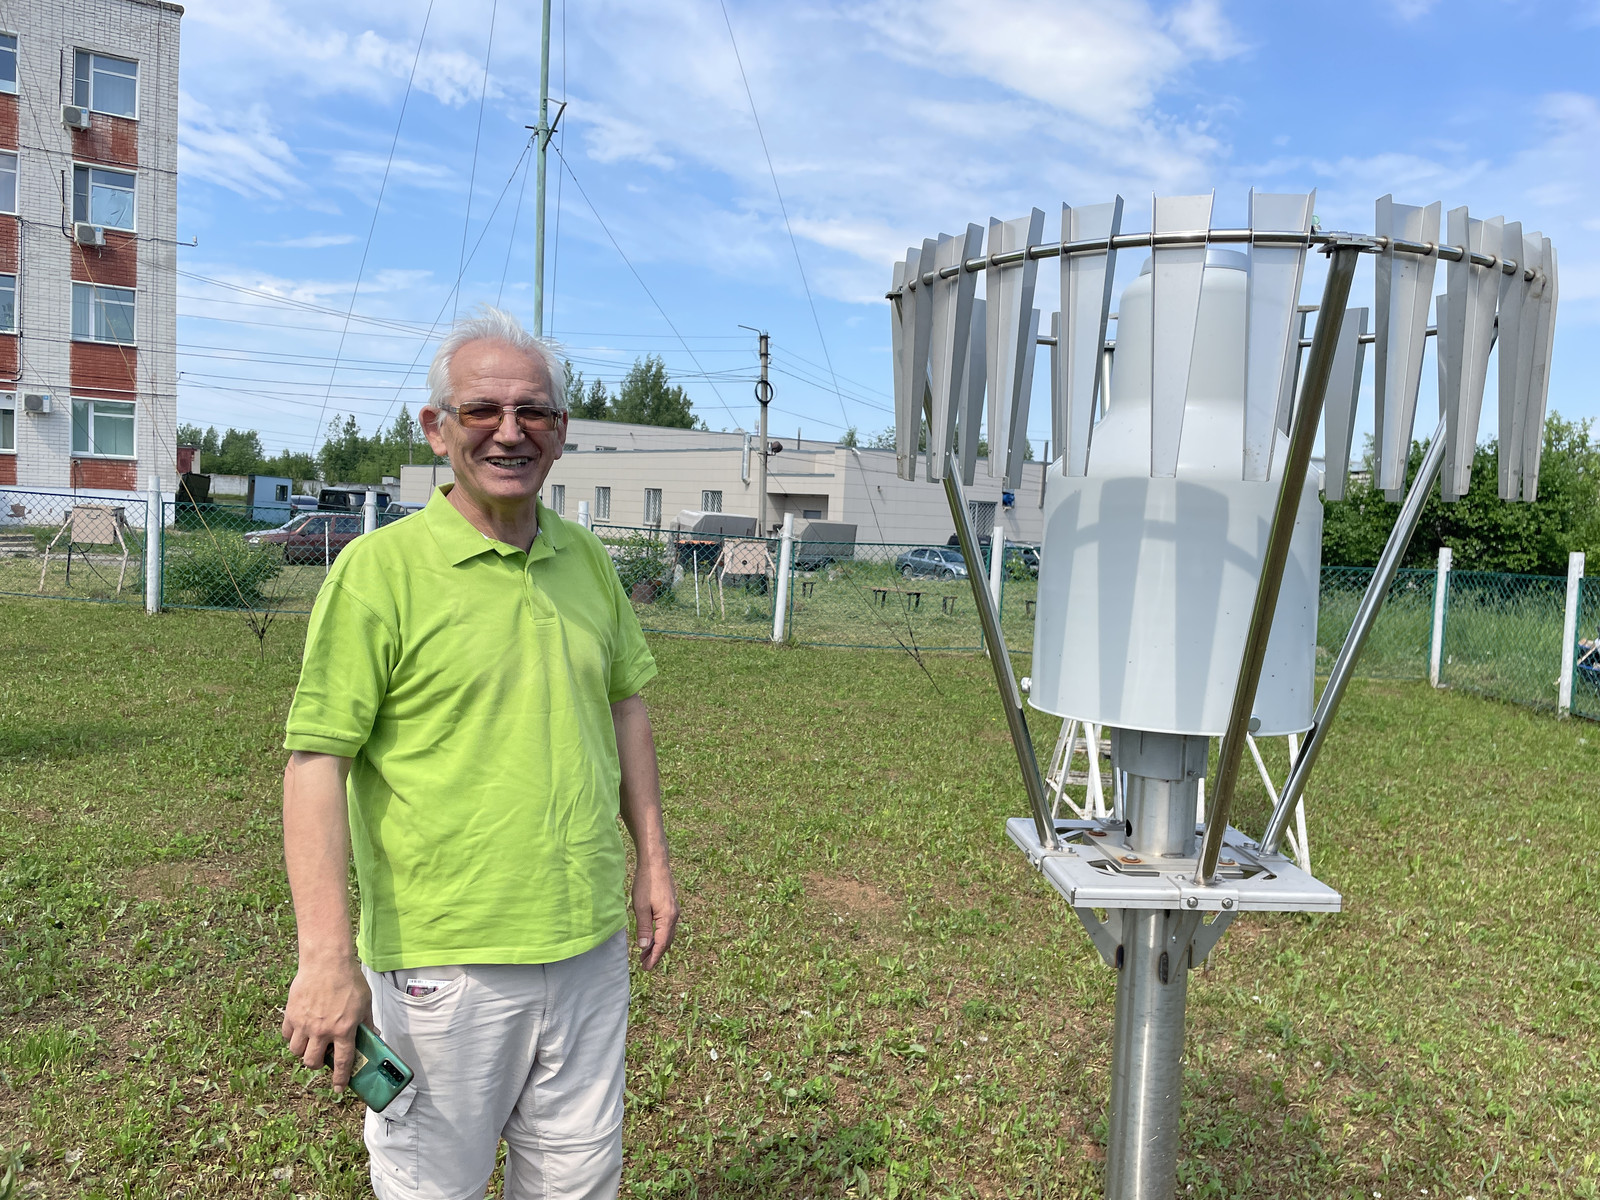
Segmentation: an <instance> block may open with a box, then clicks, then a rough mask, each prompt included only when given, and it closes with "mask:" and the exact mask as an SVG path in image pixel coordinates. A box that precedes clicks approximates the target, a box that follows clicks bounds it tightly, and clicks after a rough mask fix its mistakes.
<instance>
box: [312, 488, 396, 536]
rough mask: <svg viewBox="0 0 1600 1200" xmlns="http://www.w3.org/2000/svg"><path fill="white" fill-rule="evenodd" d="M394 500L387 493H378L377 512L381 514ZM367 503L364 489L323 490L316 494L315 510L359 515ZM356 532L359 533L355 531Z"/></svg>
mask: <svg viewBox="0 0 1600 1200" xmlns="http://www.w3.org/2000/svg"><path fill="white" fill-rule="evenodd" d="M391 499H394V497H392V496H390V494H389V493H388V492H386V491H385V492H378V511H379V512H382V511H383V510H384V509H386V508H388V507H389V501H390V500H391ZM366 502H367V489H366V488H353V487H344V488H323V489H322V490H321V491H320V492H318V493H317V510H318V511H319V512H353V513H359V512H360V511H361V506H362V505H363V504H365V503H366ZM357 532H360V531H359V530H357Z"/></svg>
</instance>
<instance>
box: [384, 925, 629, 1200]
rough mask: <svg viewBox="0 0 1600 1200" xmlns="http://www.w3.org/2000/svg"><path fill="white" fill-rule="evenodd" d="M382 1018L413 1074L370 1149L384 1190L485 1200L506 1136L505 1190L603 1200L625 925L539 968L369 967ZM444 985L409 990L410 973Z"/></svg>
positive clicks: (418, 1198) (613, 1163) (619, 1052)
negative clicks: (428, 989)
mask: <svg viewBox="0 0 1600 1200" xmlns="http://www.w3.org/2000/svg"><path fill="white" fill-rule="evenodd" d="M366 976H367V982H368V984H369V985H370V986H371V988H372V1015H373V1024H374V1025H375V1026H376V1027H377V1030H378V1033H379V1035H380V1036H381V1037H382V1038H383V1040H384V1041H385V1042H387V1043H388V1044H389V1046H390V1047H391V1048H393V1050H394V1051H395V1053H397V1054H398V1055H399V1056H400V1057H401V1058H402V1059H404V1060H405V1062H406V1064H407V1065H408V1066H410V1067H411V1069H412V1070H413V1071H414V1072H415V1073H416V1079H415V1082H413V1083H412V1085H411V1086H410V1087H408V1088H406V1089H405V1091H403V1092H401V1093H400V1094H399V1095H398V1096H397V1097H395V1099H394V1100H393V1101H391V1102H390V1104H389V1106H388V1107H387V1108H386V1109H384V1111H383V1112H381V1113H375V1112H370V1111H369V1112H368V1113H367V1122H366V1141H367V1151H368V1154H369V1156H370V1158H371V1165H372V1190H373V1191H374V1192H375V1193H376V1194H377V1196H378V1197H379V1200H469V1198H470V1200H478V1198H479V1197H481V1196H482V1195H483V1192H484V1186H485V1185H486V1184H487V1183H488V1181H489V1177H490V1175H492V1174H493V1173H494V1165H495V1155H496V1152H497V1151H498V1149H499V1144H500V1140H501V1139H502V1138H504V1139H505V1142H506V1147H507V1154H506V1176H505V1178H506V1187H505V1196H506V1200H534V1198H537V1200H556V1198H558V1197H559V1198H560V1200H569V1198H570V1200H602V1198H603V1197H614V1196H616V1194H617V1190H618V1188H619V1187H620V1186H621V1180H622V1094H623V1086H624V1077H623V1043H624V1041H625V1040H626V1035H627V1027H628V946H627V937H626V933H625V931H618V933H617V935H616V936H615V937H613V938H611V939H610V940H609V941H606V942H604V943H602V944H601V945H599V946H596V947H595V948H594V949H593V950H590V951H588V952H587V953H585V954H579V955H576V956H575V957H573V958H568V959H564V960H562V961H561V962H553V963H544V964H541V965H537V966H464V967H417V968H407V969H405V970H400V971H388V972H383V973H381V974H380V973H377V972H374V971H367V972H366ZM412 979H427V980H430V981H438V982H440V983H442V986H440V987H439V988H438V990H436V991H434V992H432V993H431V994H429V995H425V996H411V995H407V994H406V991H405V988H406V984H407V981H408V980H412Z"/></svg>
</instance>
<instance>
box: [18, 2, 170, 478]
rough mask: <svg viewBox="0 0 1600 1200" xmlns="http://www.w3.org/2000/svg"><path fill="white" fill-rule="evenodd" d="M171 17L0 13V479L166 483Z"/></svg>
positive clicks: (128, 5) (107, 7)
mask: <svg viewBox="0 0 1600 1200" xmlns="http://www.w3.org/2000/svg"><path fill="white" fill-rule="evenodd" d="M182 14H183V9H182V7H181V6H180V5H177V4H170V3H166V2H165V0H14V3H12V4H10V5H8V6H6V9H5V11H4V13H3V15H0V20H5V21H10V22H14V26H8V27H4V28H0V389H3V390H0V484H10V485H14V486H15V487H16V488H17V489H18V490H21V491H30V490H31V491H44V492H68V491H70V492H90V493H99V494H119V493H126V492H131V491H133V490H135V489H142V488H145V487H148V486H149V484H150V481H151V479H152V477H154V476H158V475H159V476H161V477H162V478H164V479H165V480H166V481H167V485H168V487H169V488H170V486H171V483H172V480H173V479H174V478H175V475H176V470H175V445H174V443H175V440H176V427H177V388H176V382H177V362H176V339H177V245H176V242H177V168H178V25H179V19H180V17H181V16H182ZM64 194H65V198H66V201H67V203H66V205H65V206H64V205H63V195H64Z"/></svg>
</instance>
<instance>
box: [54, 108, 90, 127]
mask: <svg viewBox="0 0 1600 1200" xmlns="http://www.w3.org/2000/svg"><path fill="white" fill-rule="evenodd" d="M61 123H62V124H63V125H65V126H66V127H67V128H68V129H88V128H89V110H88V109H87V108H84V107H82V106H81V105H77V104H63V105H62V106H61Z"/></svg>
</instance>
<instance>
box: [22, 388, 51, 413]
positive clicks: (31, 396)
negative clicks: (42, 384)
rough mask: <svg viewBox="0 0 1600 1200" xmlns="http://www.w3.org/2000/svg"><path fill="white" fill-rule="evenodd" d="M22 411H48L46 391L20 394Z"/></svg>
mask: <svg viewBox="0 0 1600 1200" xmlns="http://www.w3.org/2000/svg"><path fill="white" fill-rule="evenodd" d="M22 411H23V412H31V413H47V412H49V411H50V394H49V393H48V392H24V393H23V396H22Z"/></svg>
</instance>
